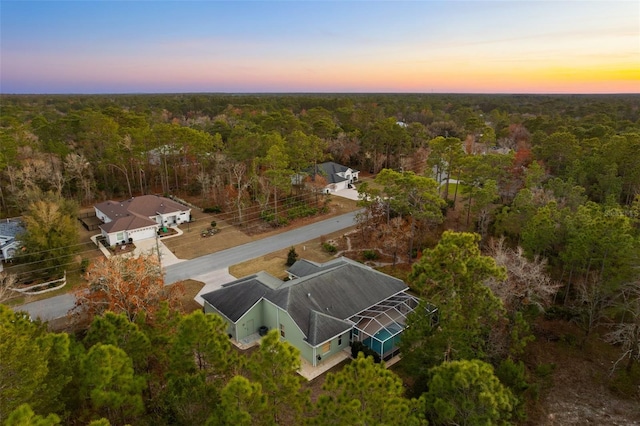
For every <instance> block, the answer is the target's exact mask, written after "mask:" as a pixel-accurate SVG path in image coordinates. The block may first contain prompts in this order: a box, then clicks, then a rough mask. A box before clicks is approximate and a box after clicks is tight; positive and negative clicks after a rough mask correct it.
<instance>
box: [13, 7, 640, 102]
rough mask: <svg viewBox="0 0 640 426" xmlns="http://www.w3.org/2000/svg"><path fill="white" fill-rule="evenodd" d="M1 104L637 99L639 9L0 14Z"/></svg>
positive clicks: (25, 10) (20, 10) (35, 10)
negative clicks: (456, 96)
mask: <svg viewBox="0 0 640 426" xmlns="http://www.w3.org/2000/svg"><path fill="white" fill-rule="evenodd" d="M0 19H1V20H0V92H1V93H175V92H416V93H430V92H434V93H640V1H637V0H631V1H624V2H616V1H516V0H513V1H495V2H490V1H424V0H423V1H410V2H403V1H375V2H374V1H348V2H345V1H234V2H225V1H181V2H178V1H90V0H88V1H41V2H37V1H28V0H21V1H5V0H0Z"/></svg>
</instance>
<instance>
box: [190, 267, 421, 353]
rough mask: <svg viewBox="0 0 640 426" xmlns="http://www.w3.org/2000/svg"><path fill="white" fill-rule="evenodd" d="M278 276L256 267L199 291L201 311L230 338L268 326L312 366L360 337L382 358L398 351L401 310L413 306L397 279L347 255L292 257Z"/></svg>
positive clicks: (404, 312) (262, 330) (402, 319)
mask: <svg viewBox="0 0 640 426" xmlns="http://www.w3.org/2000/svg"><path fill="white" fill-rule="evenodd" d="M288 273H289V276H290V277H292V278H293V279H291V280H289V281H282V280H280V279H278V278H276V277H273V276H272V275H269V274H268V273H266V272H259V273H257V274H255V275H251V276H248V277H245V278H241V279H239V280H237V281H234V282H231V283H228V284H225V285H223V286H222V288H220V289H218V290H215V291H213V292H211V293H207V294H204V295H202V297H203V299H204V311H205V313H217V314H219V315H221V316H222V318H224V319H225V321H226V322H227V324H228V328H227V332H228V333H229V336H230V337H231V338H232V339H235V340H236V341H242V340H243V339H247V338H251V336H252V335H255V334H256V333H259V334H264V333H266V332H267V330H269V329H276V330H279V332H280V336H281V339H282V340H285V341H287V342H289V343H291V344H292V345H293V346H295V347H296V348H298V349H299V350H300V353H301V356H302V357H303V358H304V359H305V360H307V361H308V362H309V363H310V364H311V365H313V366H317V365H318V364H319V363H321V362H323V361H325V360H327V359H328V358H330V357H331V356H333V355H335V354H337V353H339V352H340V351H342V350H344V349H346V348H348V347H349V344H350V343H351V342H354V341H360V342H362V343H364V344H365V345H366V346H368V347H370V348H371V349H373V350H375V351H376V352H377V353H378V354H380V355H381V357H382V358H383V359H389V358H390V357H392V356H393V355H394V354H396V353H397V352H398V342H399V341H400V336H401V335H402V332H403V331H404V328H405V324H406V316H407V315H408V314H409V313H411V312H412V311H413V310H414V309H415V308H416V306H417V305H418V299H416V298H415V297H413V296H411V295H410V294H408V293H407V290H408V287H407V286H406V285H405V283H404V282H403V281H402V280H399V279H397V278H394V277H391V276H389V275H386V274H383V273H382V272H378V271H376V270H374V269H372V268H370V267H368V266H365V265H362V264H361V263H358V262H355V261H352V260H350V259H347V258H339V259H335V260H332V261H329V262H326V263H323V264H318V263H315V262H311V261H308V260H299V261H297V262H296V263H295V264H294V265H293V266H292V267H291V268H290V269H289V271H288Z"/></svg>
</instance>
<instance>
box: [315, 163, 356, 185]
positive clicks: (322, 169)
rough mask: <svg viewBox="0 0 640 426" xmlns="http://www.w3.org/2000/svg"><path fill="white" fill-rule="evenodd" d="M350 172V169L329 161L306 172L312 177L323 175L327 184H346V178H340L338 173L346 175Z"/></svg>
mask: <svg viewBox="0 0 640 426" xmlns="http://www.w3.org/2000/svg"><path fill="white" fill-rule="evenodd" d="M347 170H349V167H347V166H343V165H341V164H338V163H334V162H333V161H327V162H326V163H320V164H317V165H316V166H315V167H309V168H307V169H305V170H304V171H305V172H306V173H308V174H309V175H311V176H315V175H321V176H323V177H324V178H325V179H326V180H327V183H338V182H344V181H345V180H347V179H346V178H344V177H342V176H339V175H338V173H344V172H346V171H347Z"/></svg>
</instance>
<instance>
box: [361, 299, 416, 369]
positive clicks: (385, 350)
mask: <svg viewBox="0 0 640 426" xmlns="http://www.w3.org/2000/svg"><path fill="white" fill-rule="evenodd" d="M418 303H419V300H418V299H417V298H416V297H413V296H411V295H410V294H407V293H404V292H402V293H398V294H396V295H394V296H391V297H389V298H388V299H385V300H383V301H382V302H380V303H378V304H376V305H374V306H371V307H370V308H367V309H365V310H364V311H362V312H359V313H357V314H356V315H353V316H352V317H350V318H349V321H350V322H351V323H353V324H354V326H353V329H352V333H351V341H352V342H362V343H363V344H364V345H366V346H368V347H369V348H371V349H373V350H374V351H376V352H377V353H378V354H379V355H380V357H381V358H382V359H384V360H388V359H389V358H391V357H393V356H394V355H396V354H397V353H398V344H399V343H400V337H401V336H402V331H403V330H404V327H405V325H406V323H407V315H409V314H410V313H411V312H413V311H414V309H416V307H417V306H418Z"/></svg>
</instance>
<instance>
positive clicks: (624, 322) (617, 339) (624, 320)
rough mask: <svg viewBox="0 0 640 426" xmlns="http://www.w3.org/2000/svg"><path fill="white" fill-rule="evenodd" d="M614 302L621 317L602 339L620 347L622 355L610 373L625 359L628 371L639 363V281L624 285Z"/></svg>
mask: <svg viewBox="0 0 640 426" xmlns="http://www.w3.org/2000/svg"><path fill="white" fill-rule="evenodd" d="M616 302H618V303H617V304H616V308H617V309H619V310H621V311H622V314H623V315H622V316H621V320H620V322H619V323H618V324H616V325H614V326H613V329H612V331H610V332H609V333H607V334H606V335H605V336H604V338H605V340H606V341H607V342H609V343H611V344H613V345H620V346H621V347H622V354H621V355H620V358H618V360H617V361H616V362H615V363H614V365H613V369H612V372H613V370H615V368H616V367H617V365H618V364H619V363H620V362H621V361H623V360H624V359H625V358H626V359H627V366H626V369H627V371H630V370H631V368H632V367H633V364H634V363H635V362H640V281H635V282H631V283H628V284H626V285H624V286H623V288H622V290H621V291H620V293H619V296H618V298H617V300H616Z"/></svg>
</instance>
